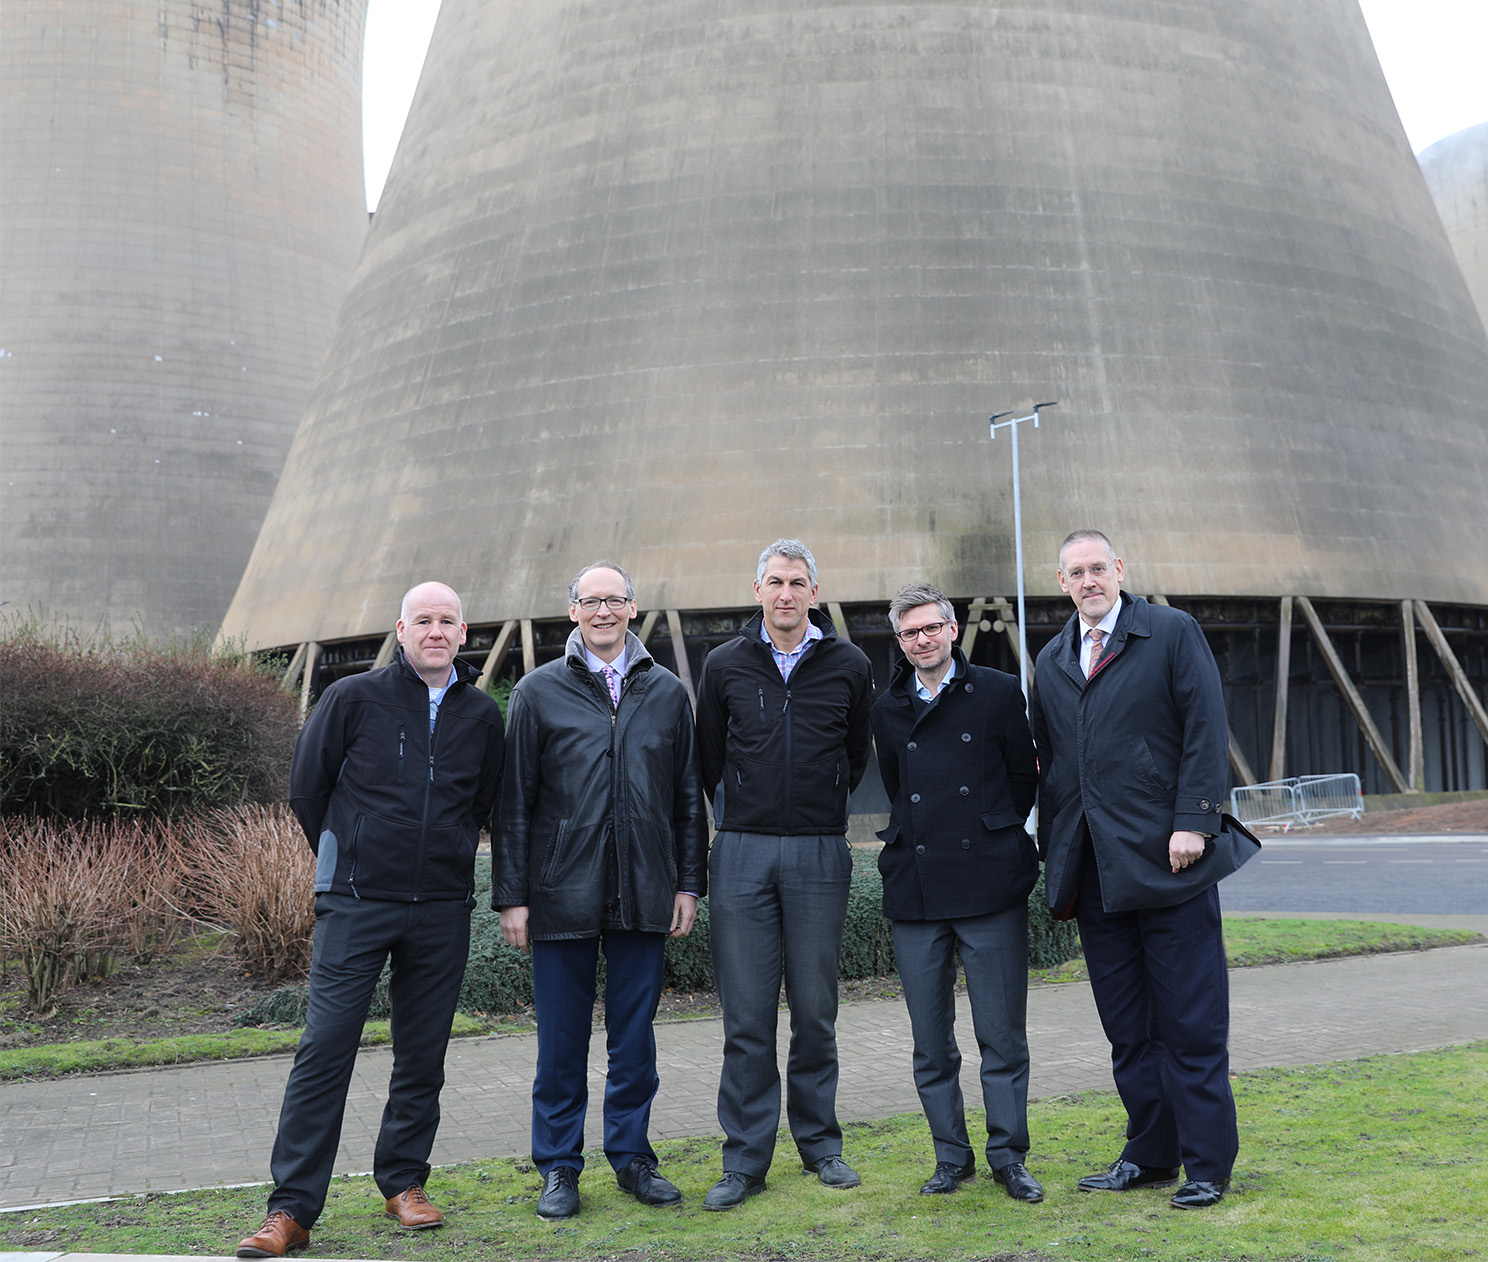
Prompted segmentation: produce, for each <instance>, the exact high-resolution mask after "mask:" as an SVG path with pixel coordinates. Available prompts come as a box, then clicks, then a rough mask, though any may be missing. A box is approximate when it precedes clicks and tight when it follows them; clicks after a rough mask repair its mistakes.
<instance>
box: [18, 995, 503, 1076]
mask: <svg viewBox="0 0 1488 1262" xmlns="http://www.w3.org/2000/svg"><path fill="white" fill-rule="evenodd" d="M490 1029H491V1023H490V1022H488V1021H481V1020H479V1019H478V1018H476V1017H470V1016H466V1015H465V1013H463V1012H457V1013H455V1020H454V1023H453V1025H452V1026H451V1029H450V1033H451V1034H452V1035H453V1036H454V1037H455V1038H468V1037H470V1036H472V1035H478V1034H486V1033H488V1032H489V1031H490ZM300 1034H301V1031H300V1030H232V1031H230V1032H227V1033H223V1034H179V1035H176V1036H174V1037H171V1038H163V1039H151V1040H149V1041H148V1042H144V1043H137V1042H132V1041H130V1040H128V1039H89V1040H84V1041H79V1042H76V1043H47V1044H42V1045H38V1046H36V1047H14V1048H9V1049H7V1050H5V1051H0V1081H3V1080H6V1079H13V1078H31V1077H56V1076H57V1075H59V1074H91V1073H101V1072H104V1071H107V1070H115V1069H148V1068H151V1067H158V1066H161V1065H183V1064H187V1063H188V1062H191V1061H203V1060H236V1059H238V1058H240V1057H244V1056H268V1055H272V1054H273V1053H276V1052H292V1051H294V1049H295V1046H296V1045H297V1044H298V1043H299V1041H300ZM392 1037H393V1036H392V1023H391V1022H389V1021H369V1022H367V1024H366V1025H365V1026H364V1027H363V1029H362V1046H363V1047H376V1046H378V1045H379V1044H383V1043H390V1042H391V1041H392Z"/></svg>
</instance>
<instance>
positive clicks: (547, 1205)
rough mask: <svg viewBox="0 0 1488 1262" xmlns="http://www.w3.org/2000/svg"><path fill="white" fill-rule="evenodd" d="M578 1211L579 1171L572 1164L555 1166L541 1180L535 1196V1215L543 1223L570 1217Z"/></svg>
mask: <svg viewBox="0 0 1488 1262" xmlns="http://www.w3.org/2000/svg"><path fill="white" fill-rule="evenodd" d="M578 1212H579V1172H578V1171H577V1170H575V1169H574V1168H573V1167H572V1166H555V1167H554V1168H553V1169H551V1170H549V1171H548V1177H547V1178H545V1179H544V1180H543V1190H542V1195H541V1196H539V1197H538V1198H537V1216H538V1217H539V1218H541V1219H542V1220H543V1222H545V1223H551V1222H555V1221H557V1220H558V1219H561V1218H572V1217H573V1216H574V1215H575V1214H577V1213H578Z"/></svg>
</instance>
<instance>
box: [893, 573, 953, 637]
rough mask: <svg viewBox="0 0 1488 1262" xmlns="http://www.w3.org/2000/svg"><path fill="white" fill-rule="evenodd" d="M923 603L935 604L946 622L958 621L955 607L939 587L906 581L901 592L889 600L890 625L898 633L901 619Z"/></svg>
mask: <svg viewBox="0 0 1488 1262" xmlns="http://www.w3.org/2000/svg"><path fill="white" fill-rule="evenodd" d="M921 605H934V606H935V607H936V609H938V610H939V611H940V616H941V618H942V619H944V620H945V621H946V622H955V621H956V611H955V609H953V608H952V607H951V602H950V600H949V599H947V597H946V595H945V593H944V592H942V591H941V590H940V589H939V588H935V587H931V586H930V584H929V583H906V584H905V585H904V586H903V587H901V588H900V589H899V594H898V595H897V596H895V597H894V599H893V600H891V601H889V626H890V627H891V628H892V629H893V631H894V633H895V634H896V635H897V634H898V632H899V619H900V618H902V617H904V615H905V614H907V613H908V612H909V611H910V610H911V609H918V608H919V607H920V606H921Z"/></svg>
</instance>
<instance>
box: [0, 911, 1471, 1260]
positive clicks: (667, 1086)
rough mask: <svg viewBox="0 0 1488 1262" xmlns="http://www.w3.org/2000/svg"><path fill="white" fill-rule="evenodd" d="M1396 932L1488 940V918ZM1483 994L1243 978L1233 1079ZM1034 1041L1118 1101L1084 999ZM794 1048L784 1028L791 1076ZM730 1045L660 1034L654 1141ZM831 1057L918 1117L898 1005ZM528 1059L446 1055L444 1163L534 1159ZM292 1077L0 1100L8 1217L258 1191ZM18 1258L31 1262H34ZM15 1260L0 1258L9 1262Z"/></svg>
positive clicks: (1415, 1028)
mask: <svg viewBox="0 0 1488 1262" xmlns="http://www.w3.org/2000/svg"><path fill="white" fill-rule="evenodd" d="M1379 919H1386V917H1379ZM1389 919H1397V920H1407V919H1409V920H1417V921H1421V922H1425V923H1450V924H1458V925H1462V926H1464V927H1472V928H1476V929H1478V930H1479V931H1480V932H1485V931H1488V916H1475V917H1430V916H1421V917H1389ZM1485 981H1488V944H1484V945H1477V946H1467V947H1454V948H1449V949H1445V950H1437V951H1429V952H1421V953H1414V954H1401V955H1383V956H1369V957H1363V958H1355V959H1346V960H1334V961H1324V962H1319V963H1311V964H1294V965H1281V966H1275V967H1268V968H1251V969H1240V970H1236V971H1235V972H1233V973H1232V974H1231V977H1230V985H1231V1014H1232V1017H1231V1025H1232V1029H1231V1060H1232V1064H1233V1066H1234V1068H1235V1069H1237V1070H1248V1069H1256V1068H1261V1067H1264V1066H1271V1065H1297V1064H1308V1063H1315V1062H1319V1061H1329V1060H1340V1059H1346V1058H1349V1057H1355V1056H1362V1055H1368V1054H1371V1053H1376V1052H1404V1051H1412V1050H1418V1049H1421V1048H1428V1047H1439V1046H1445V1045H1447V1044H1452V1043H1460V1042H1465V1041H1468V1040H1472V1039H1481V1038H1488V985H1485ZM1028 1025H1029V1042H1030V1045H1031V1051H1032V1058H1033V1066H1032V1076H1031V1092H1032V1094H1033V1095H1034V1096H1035V1097H1044V1096H1051V1095H1062V1094H1066V1093H1070V1092H1076V1091H1085V1090H1091V1089H1102V1090H1103V1089H1107V1088H1109V1087H1110V1085H1111V1079H1110V1055H1109V1050H1108V1047H1107V1045H1106V1042H1105V1039H1104V1037H1103V1036H1102V1034H1101V1031H1100V1026H1099V1023H1098V1021H1097V1019H1096V1015H1095V1009H1094V1005H1093V1003H1092V1001H1091V997H1090V991H1089V988H1088V987H1087V986H1085V985H1084V984H1070V985H1063V986H1047V987H1040V988H1037V989H1035V990H1034V991H1033V992H1032V993H1031V994H1030V996H1029V1021H1028ZM958 1028H959V1030H960V1031H961V1041H962V1047H963V1054H964V1053H965V1052H967V1051H968V1050H971V1051H972V1052H974V1044H973V1043H972V1042H971V1034H970V1029H971V1021H970V1013H969V1011H968V1010H967V1007H966V1001H965V1000H964V998H963V999H962V1001H961V1015H960V1021H959V1024H958ZM787 1034H788V1024H787V1020H786V1018H785V1015H784V1014H783V1013H782V1016H781V1029H780V1043H781V1054H782V1063H784V1046H785V1039H786V1037H787ZM722 1038H723V1035H722V1026H721V1022H719V1021H718V1020H717V1019H703V1020H692V1021H677V1022H670V1023H666V1024H663V1025H660V1026H658V1027H657V1044H658V1060H659V1068H660V1073H661V1091H660V1094H659V1095H658V1097H657V1100H656V1105H655V1108H654V1110H653V1114H652V1130H653V1134H654V1136H655V1137H656V1138H658V1139H661V1138H677V1137H682V1136H693V1135H712V1134H717V1133H718V1123H717V1118H716V1116H715V1112H714V1103H715V1092H716V1090H717V1083H718V1066H719V1063H720V1060H721V1047H722ZM838 1040H839V1044H840V1048H841V1063H842V1080H841V1085H840V1087H839V1091H838V1108H839V1112H840V1113H841V1116H842V1118H843V1120H845V1121H847V1120H860V1119H869V1118H875V1117H882V1116H886V1115H889V1114H893V1113H902V1112H907V1111H910V1110H913V1109H916V1108H917V1107H918V1101H917V1099H916V1097H915V1091H914V1084H913V1081H912V1078H911V1073H910V1033H909V1021H908V1018H907V1017H906V1015H905V1011H904V1005H903V1003H902V1002H900V1001H898V1000H887V1001H881V1002H872V1003H859V1004H851V1005H848V1006H845V1007H844V1008H843V1009H842V1014H841V1017H840V1019H839V1022H838ZM535 1056H536V1038H535V1036H532V1035H507V1036H502V1037H495V1038H484V1039H464V1040H459V1041H457V1042H456V1043H454V1044H452V1045H451V1049H450V1056H449V1062H448V1082H447V1085H446V1087H445V1091H444V1096H443V1111H444V1119H443V1122H442V1124H441V1127H440V1132H439V1139H438V1142H437V1144H436V1146H435V1150H434V1154H433V1160H434V1162H435V1163H436V1164H447V1163H452V1162H457V1161H464V1160H468V1159H470V1158H474V1157H483V1156H511V1155H517V1154H522V1153H525V1152H526V1151H527V1146H528V1120H529V1108H530V1098H531V1097H530V1092H531V1084H532V1069H533V1063H534V1060H535ZM391 1059H392V1058H391V1053H390V1052H389V1051H388V1050H387V1049H383V1048H376V1049H366V1050H364V1051H363V1052H362V1053H361V1055H360V1056H359V1057H358V1060H357V1068H356V1074H355V1077H354V1079H353V1082H352V1088H351V1094H350V1098H349V1100H348V1104H347V1112H346V1123H345V1128H344V1131H343V1135H342V1144H341V1149H340V1152H339V1153H338V1155H337V1161H336V1169H337V1172H338V1173H340V1172H353V1171H363V1170H366V1169H368V1168H369V1167H370V1165H371V1154H372V1146H373V1142H374V1137H375V1133H376V1128H377V1125H378V1122H379V1119H380V1116H381V1109H382V1100H383V1089H384V1085H385V1083H386V1081H387V1076H388V1070H389V1067H390V1064H391ZM288 1071H289V1058H288V1057H284V1056H279V1057H265V1058H261V1059H256V1060H238V1061H228V1062H217V1063H211V1064H199V1065H188V1066H183V1067H181V1068H178V1069H161V1070H141V1071H134V1072H129V1073H116V1074H99V1075H93V1076H87V1077H71V1078H64V1079H58V1080H55V1081H51V1082H34V1083H8V1084H0V1208H14V1207H18V1206H29V1205H38V1204H51V1203H57V1202H62V1201H73V1200H82V1199H86V1198H91V1197H102V1196H110V1195H125V1194H131V1193H139V1192H147V1191H173V1190H178V1189H182V1188H189V1187H203V1186H209V1185H221V1184H237V1183H251V1182H257V1181H262V1180H266V1179H267V1178H268V1173H269V1172H268V1160H269V1146H270V1144H271V1142H272V1140H273V1135H274V1129H275V1126H276V1123H277V1119H278V1110H279V1101H280V1096H281V1093H282V1091H283V1087H284V1079H285V1076H286V1074H287V1073H288ZM603 1082H604V1066H603V1038H602V1036H597V1037H596V1039H595V1043H594V1046H593V1048H592V1049H591V1059H590V1095H591V1101H592V1102H593V1104H594V1106H595V1107H591V1110H590V1119H589V1121H590V1130H589V1146H590V1150H591V1152H594V1153H598V1151H599V1147H600V1145H599V1136H598V1122H599V1117H598V1108H597V1104H598V1101H599V1099H600V1098H601V1095H602V1092H603ZM963 1085H964V1089H965V1091H966V1096H967V1100H968V1105H969V1106H974V1105H976V1104H977V1103H978V1102H979V1100H980V1092H979V1090H978V1087H977V1082H976V1065H975V1058H974V1055H970V1056H967V1058H966V1060H965V1062H964V1063H963ZM787 1155H789V1154H788V1153H782V1156H787ZM849 1156H850V1154H849ZM25 1256H26V1257H27V1259H29V1262H38V1255H37V1254H35V1253H31V1254H27V1255H25ZM6 1258H7V1255H5V1254H0V1262H6Z"/></svg>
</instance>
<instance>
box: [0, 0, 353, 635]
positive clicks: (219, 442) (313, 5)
mask: <svg viewBox="0 0 1488 1262" xmlns="http://www.w3.org/2000/svg"><path fill="white" fill-rule="evenodd" d="M366 7H367V5H366V0H300V2H298V3H294V4H284V5H280V4H272V5H270V4H248V5H244V4H234V3H230V2H229V0H205V2H203V0H157V2H156V3H151V4H141V3H131V4H98V3H94V2H93V0H6V3H5V4H4V5H3V6H0V163H3V172H0V253H3V257H4V260H5V264H4V266H5V289H4V302H3V309H0V310H3V314H0V321H3V325H0V397H3V407H4V418H3V428H0V435H3V437H0V442H3V449H0V470H3V474H0V535H3V538H4V545H3V549H0V554H3V562H0V566H3V568H0V601H4V602H6V605H7V610H6V611H7V612H10V611H12V610H15V609H22V610H24V609H26V608H28V607H29V608H31V609H32V610H36V611H39V612H41V613H43V614H45V615H48V616H55V617H61V618H68V619H72V620H74V621H76V622H78V623H81V624H82V626H83V627H84V629H90V628H91V627H92V626H93V625H94V624H95V623H96V622H97V621H98V620H99V619H103V618H106V619H108V620H109V621H110V622H111V623H112V624H113V626H114V627H115V628H116V629H120V630H125V631H127V630H128V629H129V628H130V626H131V624H132V623H133V622H134V621H136V620H138V621H139V622H140V623H141V624H142V625H143V626H144V627H145V629H147V630H149V631H152V632H172V631H178V630H182V629H185V628H189V627H200V626H206V627H211V628H214V629H215V627H216V625H217V623H218V622H219V621H220V619H221V617H222V615H223V613H224V612H225V611H226V609H227V605H228V601H229V599H230V598H231V596H232V593H233V591H234V589H235V588H236V586H237V583H238V579H239V578H240V577H241V575H242V571H243V566H244V565H245V564H246V562H247V560H248V554H249V551H250V550H251V548H252V546H253V541H254V538H255V537H256V536H257V533H258V528H259V524H260V523H261V522H262V520H263V515H264V512H265V510H266V509H267V508H268V504H269V498H270V496H271V495H272V494H273V490H274V485H275V483H276V481H277V480H278V477H279V470H280V468H281V466H282V465H283V463H284V457H285V454H286V453H287V452H288V450H289V445H290V441H291V440H292V438H293V437H294V433H295V429H296V427H297V426H298V424H299V420H300V415H301V413H302V412H303V411H304V407H305V402H306V400H307V398H308V397H309V393H310V386H311V384H312V382H313V381H314V378H315V373H316V370H317V368H318V367H319V364H320V357H321V354H322V353H323V351H324V350H325V347H326V343H327V341H328V339H329V336H330V326H331V324H332V322H333V321H334V319H335V314H336V312H337V310H338V309H339V307H340V305H341V300H342V298H343V297H344V296H345V293H346V286H347V284H348V282H349V281H350V279H351V274H352V269H353V268H354V267H355V264H356V260H357V256H358V254H359V253H360V251H361V245H362V241H363V238H364V237H365V235H366V225H367V211H366V194H365V191H364V188H363V182H362V151H361V150H362V122H361V64H362V26H363V20H364V17H365V13H366Z"/></svg>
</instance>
